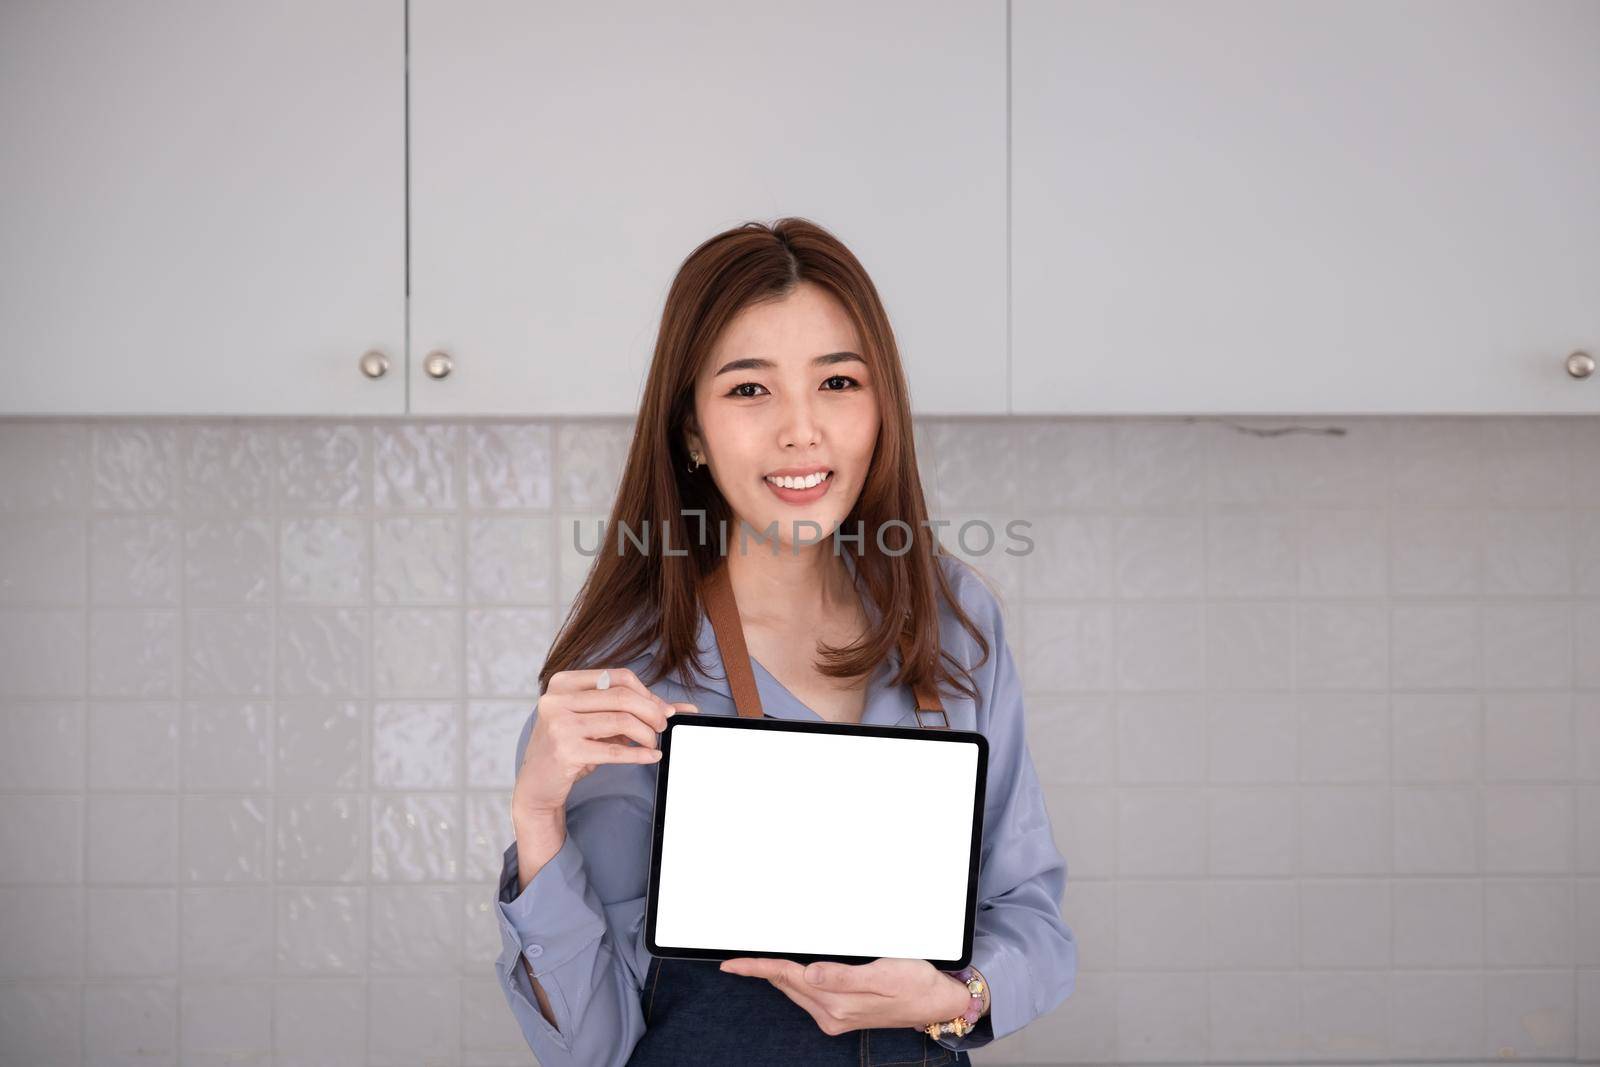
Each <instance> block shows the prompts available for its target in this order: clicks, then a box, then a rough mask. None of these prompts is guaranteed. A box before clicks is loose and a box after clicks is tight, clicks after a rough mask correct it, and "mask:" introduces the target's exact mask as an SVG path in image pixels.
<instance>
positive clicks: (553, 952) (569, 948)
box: [495, 834, 606, 977]
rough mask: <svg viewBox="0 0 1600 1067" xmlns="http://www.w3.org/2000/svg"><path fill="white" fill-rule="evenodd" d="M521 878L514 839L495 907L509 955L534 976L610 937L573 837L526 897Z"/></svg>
mask: <svg viewBox="0 0 1600 1067" xmlns="http://www.w3.org/2000/svg"><path fill="white" fill-rule="evenodd" d="M517 878H518V871H517V843H516V842H515V841H513V842H512V843H511V844H510V845H509V846H507V848H506V851H505V855H504V862H503V864H502V866H501V869H500V890H499V896H498V900H497V901H496V904H495V906H496V907H497V908H498V909H499V911H500V938H501V942H502V943H503V945H504V947H505V949H506V951H507V953H508V954H509V956H510V957H512V958H515V957H516V956H522V957H523V958H524V959H526V960H527V961H528V963H529V965H530V966H531V967H532V968H533V974H534V976H535V977H542V976H543V975H544V973H545V972H547V971H549V970H551V969H553V968H555V967H559V966H561V965H562V964H563V963H566V962H567V961H568V960H570V959H572V958H573V957H574V956H576V955H578V953H580V952H582V951H583V950H584V949H585V948H587V947H588V946H590V945H592V944H594V943H595V942H596V941H599V940H600V938H601V935H603V934H604V933H605V929H606V923H605V918H604V916H602V915H597V914H596V913H595V909H594V907H592V906H591V905H590V903H589V900H588V897H587V893H588V890H589V876H588V872H587V871H586V870H585V869H584V865H583V853H582V852H581V851H580V850H579V849H578V845H577V842H575V841H574V840H573V839H572V835H571V834H568V835H567V838H566V840H565V841H563V842H562V843H561V849H560V851H558V852H557V853H556V854H555V855H554V856H553V857H551V859H550V862H548V863H546V864H545V865H544V866H543V867H541V868H539V873H538V874H535V875H534V876H533V880H532V881H530V882H529V883H528V884H527V885H525V886H523V887H522V892H521V893H517Z"/></svg>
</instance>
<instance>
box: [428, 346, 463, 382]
mask: <svg viewBox="0 0 1600 1067" xmlns="http://www.w3.org/2000/svg"><path fill="white" fill-rule="evenodd" d="M454 366H455V364H454V363H453V362H451V360H450V356H449V354H448V353H446V352H440V351H439V350H438V349H434V350H433V351H432V352H429V353H428V358H426V359H424V360H423V361H422V369H423V370H425V371H427V372H428V377H430V378H444V377H448V376H449V374H450V368H452V367H454Z"/></svg>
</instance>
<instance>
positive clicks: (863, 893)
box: [645, 714, 989, 971]
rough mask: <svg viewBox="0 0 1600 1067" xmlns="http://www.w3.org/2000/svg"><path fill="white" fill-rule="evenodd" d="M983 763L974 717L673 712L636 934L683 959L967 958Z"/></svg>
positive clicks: (950, 964)
mask: <svg viewBox="0 0 1600 1067" xmlns="http://www.w3.org/2000/svg"><path fill="white" fill-rule="evenodd" d="M988 762H989V745H988V740H987V739H986V738H985V737H984V736H983V735H982V734H981V733H976V732H973V731H969V730H929V729H922V728H919V727H915V726H912V727H899V726H865V725H860V724H850V723H830V722H820V721H815V722H814V721H811V720H799V721H797V720H792V719H778V718H772V717H770V716H768V717H763V718H759V719H758V718H755V717H753V716H734V715H706V716H698V715H692V714H688V715H675V716H673V717H671V718H669V719H668V720H667V728H666V730H665V731H664V732H663V733H662V734H661V760H660V762H659V763H657V764H656V771H657V777H656V801H655V828H654V833H653V834H652V844H651V853H650V889H649V895H648V898H647V903H646V910H645V944H646V945H647V946H648V948H649V950H650V952H651V953H652V954H654V955H656V956H666V957H677V958H684V959H732V958H734V957H736V956H775V957H781V958H783V959H790V960H795V961H798V962H802V963H809V962H811V961H813V960H823V959H826V960H837V961H840V962H843V963H870V962H871V961H873V960H875V959H878V958H879V957H884V956H895V957H904V958H908V959H925V960H928V961H929V962H930V963H932V964H933V965H934V966H935V967H937V968H939V969H940V970H950V971H953V970H959V969H960V968H962V967H965V966H966V965H967V964H968V963H970V962H971V957H972V927H973V919H974V916H975V914H976V909H977V896H978V857H979V847H980V845H981V837H982V833H983V793H984V782H985V779H986V776H987V769H988Z"/></svg>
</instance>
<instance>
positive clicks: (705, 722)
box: [644, 714, 989, 971]
mask: <svg viewBox="0 0 1600 1067" xmlns="http://www.w3.org/2000/svg"><path fill="white" fill-rule="evenodd" d="M680 728H683V729H691V730H705V729H711V730H779V731H791V732H795V733H814V734H849V735H852V736H856V737H860V736H867V737H894V738H911V739H914V740H918V741H927V742H930V743H933V744H939V743H945V744H949V743H952V742H954V743H959V744H976V745H977V746H978V767H977V775H976V779H977V785H976V789H975V795H974V797H973V805H972V840H971V853H970V859H969V863H968V869H967V915H966V929H965V932H964V934H963V935H962V940H961V955H960V957H959V958H957V959H953V960H950V959H945V960H929V961H928V962H929V963H931V964H933V966H934V967H936V968H937V969H939V970H941V971H957V970H960V969H961V968H963V967H965V966H967V964H969V963H971V962H972V935H973V926H974V923H975V921H976V918H977V908H978V863H979V856H980V853H981V851H982V845H983V804H984V791H985V788H986V785H987V782H988V772H989V739H988V738H986V737H985V736H984V735H983V734H981V733H978V732H977V731H975V730H930V729H925V728H923V727H919V726H909V727H907V726H869V725H864V724H857V723H835V722H823V721H817V722H812V721H810V720H804V719H779V718H774V717H772V716H770V715H769V716H764V717H762V718H759V719H757V718H755V717H753V716H740V715H705V716H698V715H692V714H680V715H675V716H673V717H671V718H669V719H668V720H667V728H666V730H664V731H663V732H662V733H661V760H660V761H659V762H658V763H657V764H656V799H655V811H654V814H653V817H652V821H653V826H652V828H651V833H650V888H649V891H648V893H647V895H646V898H645V935H644V936H645V946H646V947H647V948H648V949H649V950H650V954H651V955H653V956H661V957H665V958H668V959H690V960H728V959H735V958H738V957H741V956H763V957H775V958H779V959H787V960H794V961H796V962H799V963H811V962H813V961H815V960H833V961H836V962H840V963H871V962H872V961H873V960H875V959H877V958H878V957H876V956H846V955H835V956H829V955H821V954H818V953H811V952H782V951H779V950H774V949H764V948H758V947H750V948H741V949H738V950H734V949H701V948H684V947H681V946H676V945H660V944H658V943H657V942H656V907H657V899H656V897H657V890H658V888H659V881H660V875H661V843H662V837H663V834H664V832H665V828H666V802H667V778H668V772H669V770H670V768H671V765H672V735H673V733H674V731H676V730H678V729H680ZM741 799H745V798H730V802H731V803H738V802H739V800H741Z"/></svg>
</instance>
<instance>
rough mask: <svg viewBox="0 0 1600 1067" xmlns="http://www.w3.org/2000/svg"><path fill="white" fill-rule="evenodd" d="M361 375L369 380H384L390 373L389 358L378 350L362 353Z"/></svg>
mask: <svg viewBox="0 0 1600 1067" xmlns="http://www.w3.org/2000/svg"><path fill="white" fill-rule="evenodd" d="M361 373H362V374H365V375H366V376H367V377H368V378H382V377H383V376H384V375H385V374H387V373H389V357H388V356H386V355H384V354H383V353H382V352H379V351H378V350H377V349H376V348H373V349H369V350H368V351H366V352H363V353H361Z"/></svg>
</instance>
